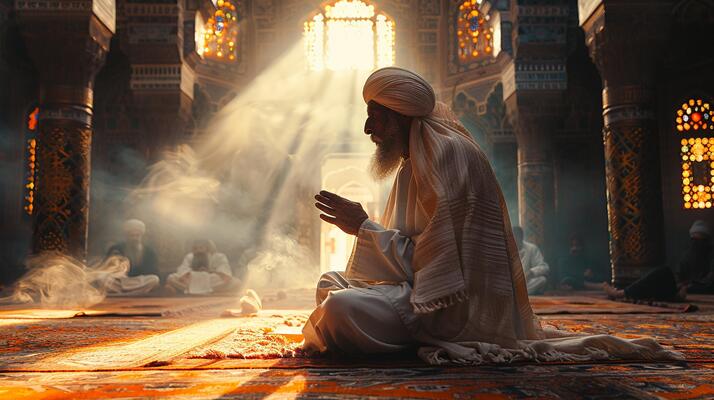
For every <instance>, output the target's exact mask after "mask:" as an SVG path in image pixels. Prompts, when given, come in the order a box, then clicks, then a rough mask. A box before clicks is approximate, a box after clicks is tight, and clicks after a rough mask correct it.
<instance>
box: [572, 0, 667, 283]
mask: <svg viewBox="0 0 714 400" xmlns="http://www.w3.org/2000/svg"><path fill="white" fill-rule="evenodd" d="M588 3H593V2H592V1H589V2H588ZM660 3H661V2H660ZM660 3H658V2H645V1H631V2H616V1H602V2H599V5H593V4H590V7H589V9H592V12H591V13H590V14H589V15H581V16H580V18H581V24H582V26H583V28H584V29H585V31H586V42H587V45H588V47H589V49H590V55H591V57H592V59H593V61H594V62H595V64H596V65H597V67H598V69H599V70H600V75H601V77H602V81H603V88H604V89H603V93H602V95H603V119H604V128H603V140H604V144H605V173H606V179H607V204H608V208H607V209H608V220H609V229H610V258H611V267H612V277H613V283H614V285H616V286H618V287H623V286H626V285H628V284H629V283H632V282H633V281H635V280H637V279H638V278H639V277H641V276H642V275H643V274H644V273H646V272H647V271H648V270H649V269H651V268H653V267H657V266H661V265H663V264H664V262H665V250H664V249H665V247H664V232H663V225H662V224H663V215H662V191H661V183H660V165H659V145H658V135H657V126H656V121H655V112H654V110H655V84H656V82H655V68H656V65H657V64H656V61H657V54H658V49H659V48H660V47H659V46H662V45H663V43H664V39H665V38H666V36H667V26H668V25H669V24H668V21H667V15H668V13H667V7H666V4H660ZM623 38H627V40H623Z"/></svg>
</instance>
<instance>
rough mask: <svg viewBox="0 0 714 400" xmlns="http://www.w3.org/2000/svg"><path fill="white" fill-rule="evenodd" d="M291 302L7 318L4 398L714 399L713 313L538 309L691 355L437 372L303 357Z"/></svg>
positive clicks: (378, 361) (560, 320)
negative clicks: (167, 312)
mask: <svg viewBox="0 0 714 400" xmlns="http://www.w3.org/2000/svg"><path fill="white" fill-rule="evenodd" d="M541 299H543V300H544V301H541V302H540V304H541V307H543V304H549V305H550V306H555V307H560V308H563V307H565V308H569V309H570V310H575V309H577V308H578V307H592V306H593V304H596V305H598V306H600V305H602V303H600V302H599V301H595V302H593V301H590V300H587V301H580V300H578V299H577V298H574V300H573V303H572V304H567V301H566V300H565V299H560V298H557V299H553V298H547V297H544V298H541ZM290 300H291V299H288V300H285V298H284V297H281V296H277V295H276V296H275V297H274V300H272V304H271V299H269V301H268V303H269V304H271V305H272V306H276V308H279V307H282V308H284V309H283V310H265V311H263V312H262V313H260V314H259V315H257V316H253V317H241V318H220V319H217V318H216V317H217V316H218V315H220V313H221V311H222V310H223V309H222V308H216V309H213V310H201V311H200V312H196V313H193V314H189V315H181V316H176V315H174V316H171V317H133V318H132V317H126V316H121V317H115V318H107V317H84V318H70V319H37V318H34V319H18V318H8V317H3V316H0V399H6V398H7V399H26V398H27V399H29V398H32V399H74V398H101V399H108V398H121V399H134V398H152V397H161V398H175V399H187V398H212V399H264V398H271V399H272V398H278V399H280V398H303V399H315V398H337V397H339V398H348V399H363V398H375V399H393V398H413V399H442V398H443V399H447V398H449V399H450V398H485V399H505V398H530V399H536V398H537V399H541V398H542V399H578V398H584V399H613V398H614V399H631V398H638V399H714V384H712V382H714V313H712V312H711V311H706V312H701V311H700V312H695V313H672V312H664V311H663V312H662V313H647V314H643V313H639V311H641V310H635V311H633V313H630V314H621V313H604V314H587V313H586V312H585V313H580V314H578V313H575V314H574V313H566V314H556V315H542V316H541V318H542V320H543V322H544V323H546V324H550V325H553V326H555V327H557V328H559V329H565V330H570V331H573V332H582V333H591V334H597V333H609V334H615V335H618V336H621V337H636V336H641V335H646V336H652V337H654V338H655V339H657V340H658V341H659V342H660V343H662V344H664V345H667V346H672V347H674V348H675V349H677V350H679V351H681V352H683V353H684V354H685V356H686V358H687V362H681V363H640V362H633V361H631V362H627V361H619V362H603V363H591V364H577V363H543V364H532V363H521V364H512V365H484V366H480V367H473V368H431V367H429V366H427V365H425V364H423V363H422V362H421V361H420V360H419V359H417V358H416V357H415V356H414V354H413V353H410V354H401V355H388V356H382V357H378V358H376V357H373V358H362V359H344V358H329V357H326V358H312V359H308V358H301V357H299V353H298V354H295V352H294V350H295V349H296V347H297V343H296V342H295V341H294V338H291V337H290V336H289V335H288V336H284V335H276V333H280V332H284V331H290V330H293V331H295V330H298V331H299V328H300V326H301V325H302V324H303V323H304V321H305V318H306V317H307V315H308V312H309V311H308V310H304V309H303V310H294V309H293V310H290V309H289V307H290V306H291V305H295V304H296V303H297V304H299V302H297V301H295V300H296V299H294V298H293V299H292V300H293V301H290ZM705 300H706V299H705ZM709 300H710V299H709ZM181 301H182V302H188V301H190V300H181ZM139 303H141V302H139ZM139 303H131V307H130V308H133V309H135V308H137V304H139ZM583 303H588V304H583ZM113 304H114V305H113V307H114V309H121V308H122V307H124V306H126V305H122V303H121V302H120V301H119V302H115V303H113ZM141 304H144V303H141ZM152 304H153V303H152ZM634 306H637V307H639V305H634ZM608 307H609V305H608ZM296 356H297V357H296ZM42 371H44V372H42Z"/></svg>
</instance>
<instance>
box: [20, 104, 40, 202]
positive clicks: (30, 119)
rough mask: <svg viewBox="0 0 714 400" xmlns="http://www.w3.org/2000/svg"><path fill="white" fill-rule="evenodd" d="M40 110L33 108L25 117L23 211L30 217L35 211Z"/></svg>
mask: <svg viewBox="0 0 714 400" xmlns="http://www.w3.org/2000/svg"><path fill="white" fill-rule="evenodd" d="M39 113H40V109H39V108H37V107H35V108H34V109H33V110H32V111H30V113H29V114H28V115H27V122H26V129H25V132H26V133H25V163H26V169H25V188H24V195H25V196H24V197H25V201H24V206H23V208H24V210H25V213H26V214H27V215H32V213H33V211H34V210H35V187H36V185H37V122H38V121H37V116H38V114H39Z"/></svg>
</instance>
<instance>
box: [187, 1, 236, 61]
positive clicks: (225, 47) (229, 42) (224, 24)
mask: <svg viewBox="0 0 714 400" xmlns="http://www.w3.org/2000/svg"><path fill="white" fill-rule="evenodd" d="M213 4H214V5H215V8H216V9H215V11H214V12H213V15H211V16H210V17H209V18H208V20H207V21H205V23H203V27H202V38H199V40H197V41H196V50H197V52H198V54H199V55H201V56H202V57H204V58H209V59H213V60H217V61H224V62H235V61H236V59H237V57H238V16H239V15H240V10H239V6H238V5H236V4H237V3H235V2H234V1H232V0H216V1H214V3H213ZM197 28H198V27H197Z"/></svg>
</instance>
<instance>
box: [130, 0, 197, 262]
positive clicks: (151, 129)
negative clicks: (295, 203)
mask: <svg viewBox="0 0 714 400" xmlns="http://www.w3.org/2000/svg"><path fill="white" fill-rule="evenodd" d="M184 3H185V2H183V1H178V0H172V1H163V0H145V1H140V2H139V1H136V2H126V4H125V6H124V15H123V17H124V20H125V24H126V30H125V31H124V32H122V48H123V49H124V52H125V53H126V54H127V56H128V58H129V62H130V64H131V77H130V81H129V84H130V88H131V93H132V100H133V104H132V107H133V108H134V113H135V115H137V116H138V119H139V122H140V125H141V130H142V133H143V135H142V137H141V139H140V145H139V147H140V151H141V152H142V153H143V155H144V157H146V161H148V162H149V163H154V162H157V161H159V160H160V159H161V158H162V157H163V152H164V151H165V150H174V149H175V148H176V146H177V145H179V144H182V143H186V142H187V141H188V140H187V139H188V137H187V136H186V127H187V125H188V121H189V118H190V116H191V104H192V102H193V89H194V83H195V74H194V71H193V69H192V68H191V67H190V66H189V65H188V64H187V63H185V62H184V54H183V43H184V31H183V29H184V14H185V12H184ZM189 14H190V15H191V16H195V14H193V13H189ZM187 34H191V35H193V32H190V33H187ZM137 213H139V214H137ZM126 217H138V218H140V219H143V220H145V221H146V222H147V236H148V242H149V244H150V245H151V246H153V247H154V249H155V250H156V252H157V253H158V257H159V260H160V263H159V268H160V269H161V270H162V271H163V272H164V273H168V272H170V271H171V270H172V269H173V268H175V266H176V265H178V264H179V263H180V262H181V254H184V252H185V250H186V249H185V248H184V241H185V239H186V237H185V235H186V233H185V232H177V231H176V230H175V229H173V227H172V226H171V225H170V224H168V223H167V222H169V221H162V220H161V219H160V218H156V215H154V214H153V213H149V214H141V212H140V211H138V210H136V209H130V210H127V215H126Z"/></svg>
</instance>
